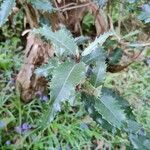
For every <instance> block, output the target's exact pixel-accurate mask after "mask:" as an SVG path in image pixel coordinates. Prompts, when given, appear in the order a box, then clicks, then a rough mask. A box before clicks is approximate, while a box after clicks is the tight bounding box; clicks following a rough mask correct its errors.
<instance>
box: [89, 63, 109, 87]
mask: <svg viewBox="0 0 150 150" xmlns="http://www.w3.org/2000/svg"><path fill="white" fill-rule="evenodd" d="M106 68H107V65H106V63H105V61H97V62H96V67H95V68H94V69H93V73H92V75H91V83H92V85H93V86H94V87H96V88H97V87H99V86H100V85H101V84H102V82H103V81H104V79H105V76H106Z"/></svg>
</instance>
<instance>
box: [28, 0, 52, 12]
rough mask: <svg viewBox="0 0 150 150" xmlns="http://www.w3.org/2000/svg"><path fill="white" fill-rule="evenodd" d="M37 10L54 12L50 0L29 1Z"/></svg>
mask: <svg viewBox="0 0 150 150" xmlns="http://www.w3.org/2000/svg"><path fill="white" fill-rule="evenodd" d="M28 1H29V2H30V3H31V4H32V5H33V6H34V7H35V8H37V9H39V10H42V11H48V12H52V11H53V10H54V8H53V6H52V3H51V2H50V1H49V0H28Z"/></svg>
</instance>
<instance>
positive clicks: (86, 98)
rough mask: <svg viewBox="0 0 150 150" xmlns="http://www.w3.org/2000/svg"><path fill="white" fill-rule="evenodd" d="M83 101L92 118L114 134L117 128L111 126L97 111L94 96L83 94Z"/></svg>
mask: <svg viewBox="0 0 150 150" xmlns="http://www.w3.org/2000/svg"><path fill="white" fill-rule="evenodd" d="M81 99H82V101H83V104H84V106H85V110H86V111H87V112H88V114H89V115H90V117H92V118H93V120H94V121H96V122H97V123H98V124H100V125H101V126H102V128H104V129H106V130H107V131H109V132H113V130H115V128H114V127H113V126H112V125H111V124H109V123H108V122H107V121H106V120H105V119H103V118H102V115H101V114H99V112H98V111H97V110H96V109H95V100H94V98H93V96H91V95H87V94H85V93H82V95H81Z"/></svg>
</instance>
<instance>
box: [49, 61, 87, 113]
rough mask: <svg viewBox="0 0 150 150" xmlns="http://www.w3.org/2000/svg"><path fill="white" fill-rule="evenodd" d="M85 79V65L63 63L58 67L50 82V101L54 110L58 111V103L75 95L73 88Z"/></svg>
mask: <svg viewBox="0 0 150 150" xmlns="http://www.w3.org/2000/svg"><path fill="white" fill-rule="evenodd" d="M84 79H85V64H84V63H77V64H76V63H74V62H65V63H64V64H62V65H60V66H58V68H56V70H55V72H54V77H53V78H52V81H51V94H50V95H51V99H52V100H53V101H54V109H55V110H56V111H57V110H60V102H61V101H64V100H67V99H69V97H70V96H71V95H74V94H75V86H76V85H78V84H79V83H81V82H82V81H83V80H84Z"/></svg>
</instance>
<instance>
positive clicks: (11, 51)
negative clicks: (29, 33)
mask: <svg viewBox="0 0 150 150" xmlns="http://www.w3.org/2000/svg"><path fill="white" fill-rule="evenodd" d="M30 2H31V3H34V2H35V1H30ZM97 2H98V4H100V7H101V6H102V1H97ZM0 3H1V5H2V3H5V1H2V0H1V1H0ZM34 4H36V3H34ZM16 6H17V8H18V10H17V11H16V13H15V14H13V16H11V17H12V18H9V20H8V21H7V22H6V23H5V24H4V25H3V26H1V25H2V20H1V19H0V24H1V25H0V26H1V28H0V149H4V150H5V149H10V150H11V149H35V150H36V149H39V150H40V149H49V150H61V149H63V150H70V149H73V150H77V149H79V150H81V149H97V150H98V149H115V150H117V149H122V150H123V149H139V150H146V149H147V150H148V149H149V148H150V141H149V139H150V136H149V135H150V134H149V131H150V86H149V83H150V48H149V45H148V44H149V43H150V4H149V2H148V1H146V0H123V1H120V0H117V1H116V0H114V1H113V0H112V1H108V2H107V3H106V4H105V6H104V7H103V9H104V10H105V13H106V14H108V15H109V16H110V18H112V20H111V21H112V24H113V27H114V29H115V32H116V33H117V34H118V35H119V37H118V38H122V39H124V40H126V41H127V42H128V43H130V44H133V48H129V49H127V53H126V55H127V56H131V57H130V58H128V57H126V56H123V55H122V51H125V49H123V48H124V47H122V46H121V44H120V43H119V42H118V41H119V39H115V38H113V37H111V38H108V39H107V40H106V42H105V43H104V45H103V47H104V48H105V49H115V52H114V53H110V58H109V63H112V64H113V65H114V64H118V62H120V60H121V61H123V62H130V59H131V58H132V56H133V57H136V55H138V54H139V53H140V55H138V57H136V58H135V59H134V62H132V64H131V65H129V66H128V67H124V69H123V70H122V69H121V70H120V71H117V72H116V73H110V72H107V73H106V77H105V81H104V83H103V85H104V86H105V87H108V88H113V89H115V91H117V92H118V93H119V94H120V95H121V96H122V97H123V98H124V99H126V100H127V101H128V102H129V104H130V105H131V108H132V109H133V111H132V112H133V114H134V116H135V118H136V120H137V122H138V123H139V124H140V125H141V126H140V128H139V131H138V134H140V135H143V136H144V135H146V136H147V137H146V139H145V138H141V139H140V140H137V139H134V137H130V138H128V134H127V133H126V132H123V131H118V132H117V134H115V131H114V132H113V131H112V132H109V131H108V130H106V129H105V128H103V126H102V125H99V124H97V123H96V122H95V121H94V120H93V119H92V118H91V117H90V116H89V115H88V114H87V112H86V109H85V108H84V104H83V101H82V100H81V97H80V94H79V93H77V96H76V97H77V98H76V101H75V103H74V105H73V106H70V104H69V103H65V104H63V105H62V111H61V112H59V113H58V114H57V115H56V117H55V119H54V121H52V122H51V123H50V124H49V126H48V127H47V128H42V129H41V128H40V129H39V124H41V123H42V121H43V120H42V117H43V115H45V111H46V110H47V109H48V106H49V101H50V100H49V96H48V94H45V95H42V96H41V95H40V96H36V97H35V98H34V99H33V100H32V101H31V102H29V103H27V104H25V103H23V102H22V101H21V99H20V93H19V91H18V90H17V89H16V88H15V81H16V77H17V74H18V72H19V70H20V68H21V66H22V64H23V59H24V49H25V46H26V38H25V37H23V36H21V34H22V32H23V31H24V30H25V29H26V28H27V27H26V28H25V27H24V24H23V22H24V19H25V15H26V14H25V11H24V8H23V6H22V5H21V4H20V5H18V4H17V5H16ZM37 7H38V6H37ZM0 12H1V14H0V16H1V17H2V8H1V10H0ZM8 14H9V12H8ZM94 19H95V18H94V16H93V15H91V14H90V13H87V14H86V15H85V16H84V19H83V21H82V28H83V35H86V36H88V37H90V38H91V39H94V35H95V33H93V32H95V30H93V28H94ZM110 24H111V23H110ZM37 32H40V31H37ZM141 43H142V44H143V45H144V46H143V45H141ZM83 46H85V45H83ZM86 46H87V43H86ZM131 46H132V45H131ZM128 53H129V55H128ZM120 57H121V58H120ZM106 61H107V60H106ZM42 71H43V70H42ZM113 71H114V70H113ZM38 73H39V72H38ZM137 126H138V125H137V124H132V127H131V128H132V129H136V128H138V127H137ZM135 132H136V131H135ZM140 142H141V143H140ZM131 143H132V144H131Z"/></svg>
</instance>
